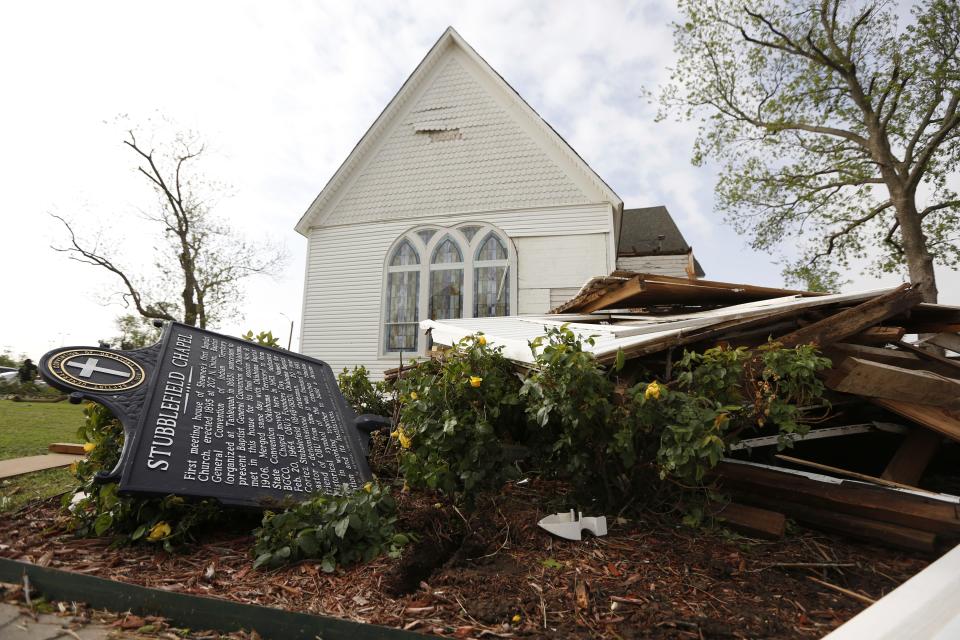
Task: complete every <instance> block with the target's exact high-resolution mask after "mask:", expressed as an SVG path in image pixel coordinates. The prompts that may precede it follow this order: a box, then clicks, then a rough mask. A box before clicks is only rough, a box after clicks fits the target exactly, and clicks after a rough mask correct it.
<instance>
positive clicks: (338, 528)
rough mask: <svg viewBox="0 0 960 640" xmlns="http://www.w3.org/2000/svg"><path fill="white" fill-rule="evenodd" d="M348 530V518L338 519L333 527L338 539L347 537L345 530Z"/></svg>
mask: <svg viewBox="0 0 960 640" xmlns="http://www.w3.org/2000/svg"><path fill="white" fill-rule="evenodd" d="M349 528H350V517H349V516H348V517H346V518H340V519H339V520H337V524H335V525H334V527H333V531H334V533H336V534H337V537H338V538H343V536H345V535H347V529H349Z"/></svg>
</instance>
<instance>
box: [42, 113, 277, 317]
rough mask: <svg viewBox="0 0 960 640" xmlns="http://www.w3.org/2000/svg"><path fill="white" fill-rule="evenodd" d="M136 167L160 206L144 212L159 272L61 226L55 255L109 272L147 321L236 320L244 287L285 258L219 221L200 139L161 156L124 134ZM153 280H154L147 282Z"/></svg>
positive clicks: (178, 143)
mask: <svg viewBox="0 0 960 640" xmlns="http://www.w3.org/2000/svg"><path fill="white" fill-rule="evenodd" d="M123 144H124V145H126V146H127V147H128V148H129V149H130V151H131V152H132V153H133V154H134V155H135V156H136V158H137V160H138V166H137V171H138V172H139V173H140V174H141V175H142V176H143V178H144V179H145V180H146V182H147V184H148V185H149V186H150V188H151V189H152V191H153V193H154V195H155V197H156V198H157V203H156V206H155V208H154V209H153V210H152V211H151V212H144V216H145V217H146V219H147V220H148V221H149V222H151V223H153V224H154V227H153V228H154V232H153V235H154V237H155V238H156V245H155V256H154V264H153V265H152V268H144V267H145V265H140V268H141V269H143V271H141V272H140V273H138V271H137V268H138V267H132V266H130V265H122V264H121V263H120V259H119V257H118V256H117V255H116V254H115V253H114V252H113V251H112V249H110V248H108V247H101V246H99V243H98V242H92V243H91V242H86V241H83V240H81V239H79V238H78V237H77V235H76V233H75V232H74V229H73V226H72V225H71V224H70V223H69V222H68V221H67V220H65V219H64V218H62V217H60V216H57V215H54V217H55V218H57V219H58V220H60V221H61V222H62V223H63V224H64V226H65V227H66V229H67V232H68V233H69V240H70V242H69V245H68V246H66V247H62V248H58V247H54V249H56V250H57V251H62V252H65V253H67V254H68V255H69V257H70V258H71V259H73V260H77V261H78V262H82V263H85V264H92V265H94V266H97V267H100V268H102V269H106V270H107V271H109V272H110V273H112V274H114V275H115V276H116V277H117V278H119V280H120V284H121V295H122V297H123V299H124V302H125V303H126V304H127V305H131V304H132V305H133V308H134V310H135V311H136V312H137V313H138V314H139V315H140V316H141V317H143V318H150V319H159V320H180V321H182V322H184V323H185V324H190V325H195V326H199V327H201V328H203V327H206V326H207V325H208V324H211V323H213V322H216V321H217V320H220V319H222V318H224V317H228V316H231V315H233V314H234V313H235V311H236V309H237V305H238V304H239V302H240V300H241V299H242V295H241V293H242V289H241V284H242V282H243V280H244V279H246V278H248V277H250V276H253V275H257V274H264V275H272V274H275V273H276V272H277V271H278V270H279V268H280V267H281V266H282V265H283V263H284V261H285V258H286V256H285V252H284V251H282V250H281V249H277V248H274V247H271V246H270V245H269V244H267V243H265V242H263V241H262V240H258V241H257V243H256V244H253V243H250V242H248V241H247V240H245V239H244V238H242V237H241V236H240V235H238V234H237V233H236V232H234V231H233V230H232V229H231V228H230V227H229V226H227V225H226V224H225V223H224V222H223V221H222V220H220V219H218V218H217V217H215V216H214V214H213V212H212V209H213V206H214V204H215V202H216V195H217V191H218V187H217V185H216V184H213V183H211V182H209V181H206V180H204V179H203V178H202V177H200V176H199V175H197V173H196V163H197V161H198V160H199V159H200V158H201V157H202V155H203V153H204V146H203V145H202V144H201V143H200V141H199V140H198V138H197V136H196V135H194V134H190V133H181V134H177V135H175V136H174V138H173V140H172V142H170V143H169V144H167V145H164V146H163V147H160V148H155V147H153V146H149V145H143V144H141V143H140V142H139V141H138V139H137V136H136V133H135V132H134V131H133V130H132V129H131V130H129V131H127V138H126V139H125V140H124V141H123ZM144 273H150V274H151V275H150V276H146V275H144Z"/></svg>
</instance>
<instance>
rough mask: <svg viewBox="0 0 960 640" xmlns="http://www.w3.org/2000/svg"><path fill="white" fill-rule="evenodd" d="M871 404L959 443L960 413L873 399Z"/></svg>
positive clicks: (897, 401) (923, 405) (922, 405)
mask: <svg viewBox="0 0 960 640" xmlns="http://www.w3.org/2000/svg"><path fill="white" fill-rule="evenodd" d="M873 403H874V404H876V405H879V406H881V407H883V408H884V409H887V410H888V411H892V412H894V413H896V414H898V415H901V416H903V417H904V418H906V419H908V420H913V421H914V422H916V423H917V424H920V425H923V426H924V427H926V428H928V429H933V430H934V431H936V432H937V433H939V434H942V435H945V436H947V437H948V438H950V439H951V440H956V441H957V442H960V412H958V411H956V410H953V409H947V408H944V407H931V406H930V405H925V404H914V403H911V402H901V401H899V400H887V399H884V398H874V399H873Z"/></svg>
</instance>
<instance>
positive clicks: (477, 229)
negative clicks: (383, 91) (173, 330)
mask: <svg viewBox="0 0 960 640" xmlns="http://www.w3.org/2000/svg"><path fill="white" fill-rule="evenodd" d="M296 230H297V231H298V232H299V233H301V234H302V235H304V236H305V237H306V238H307V240H308V243H307V260H306V275H305V283H304V298H303V317H302V322H301V334H300V345H301V352H302V353H304V354H305V355H308V356H312V357H315V358H319V359H321V360H324V361H326V362H328V363H329V364H330V365H331V366H332V367H333V369H334V371H335V372H339V371H340V370H341V369H343V368H344V367H351V368H352V367H354V366H359V365H363V366H365V367H367V369H369V370H370V371H371V372H372V373H373V374H374V375H375V376H379V375H381V374H382V372H383V371H384V370H385V369H389V368H393V367H396V366H397V365H398V364H399V362H400V357H401V353H402V356H403V359H404V360H407V359H409V358H410V357H415V356H417V355H423V354H424V353H425V352H426V350H428V349H429V344H428V342H429V341H428V337H427V336H425V335H423V334H422V333H421V332H420V331H419V328H418V323H419V322H420V321H421V320H426V319H446V318H470V317H489V316H504V315H524V314H543V313H545V312H547V311H548V310H549V309H551V308H553V307H555V306H557V305H559V304H560V303H562V302H564V301H566V300H567V299H569V298H571V297H573V295H574V294H576V292H577V291H578V290H579V288H580V287H581V286H582V285H583V284H584V283H585V282H586V281H587V280H589V279H590V278H591V277H593V276H597V275H605V274H607V273H610V272H612V271H614V270H616V269H618V268H619V269H629V270H637V271H645V272H652V273H661V274H666V275H675V276H682V277H691V278H693V277H698V276H700V275H702V271H701V269H700V267H699V265H698V264H697V263H696V260H695V259H694V258H693V254H692V250H691V249H690V247H689V246H688V245H687V244H686V242H685V241H684V239H683V236H682V235H681V234H680V231H679V230H678V229H677V227H676V225H675V224H674V223H673V220H672V219H671V218H670V214H669V213H668V212H667V210H666V209H665V208H664V207H650V208H646V209H628V210H624V206H623V201H622V200H621V199H620V197H619V196H617V194H616V193H614V191H613V190H612V189H611V188H610V187H609V186H608V185H607V183H606V182H604V181H603V179H602V178H601V177H600V176H598V175H597V174H596V173H595V172H594V171H593V169H591V168H590V167H589V166H588V165H587V163H586V162H584V160H583V158H581V157H580V156H579V155H578V154H577V152H576V151H574V150H573V149H572V148H571V147H570V145H569V144H567V142H566V141H565V140H564V139H563V138H561V137H560V136H559V135H558V134H557V132H556V131H554V130H553V128H551V127H550V125H549V124H547V123H546V122H545V121H544V120H543V119H542V118H541V117H540V116H539V115H538V114H537V112H536V111H534V110H533V109H532V108H531V107H530V105H528V104H527V103H526V102H525V101H524V100H523V98H522V97H520V95H519V94H518V93H517V92H516V91H515V90H514V89H513V88H512V87H511V86H510V85H509V84H507V83H506V81H504V79H503V78H502V77H501V76H500V75H499V74H498V73H497V72H496V71H495V70H494V69H492V68H491V67H490V65H489V64H487V62H486V61H485V60H484V59H483V58H481V57H480V56H479V55H478V54H477V52H476V51H474V50H473V48H472V47H471V46H470V45H469V44H467V43H466V42H465V41H464V40H463V38H462V37H461V36H460V35H459V34H458V33H457V32H456V31H455V30H454V29H453V28H449V29H447V30H446V31H445V32H444V34H443V35H442V36H441V37H440V39H439V40H438V41H437V43H436V44H435V45H434V46H433V47H432V48H431V49H430V51H429V52H428V53H427V55H426V57H424V59H423V60H422V61H421V62H420V64H419V65H418V66H417V68H416V69H415V70H414V71H413V74H412V75H411V76H410V77H409V78H408V79H407V80H406V82H405V83H404V84H403V86H402V87H401V88H400V91H399V92H398V93H397V94H396V96H394V98H393V99H392V100H391V101H390V103H389V104H388V105H387V107H386V108H385V109H384V110H383V112H382V113H381V114H380V116H379V117H378V118H377V119H376V121H375V122H374V123H373V125H372V126H371V127H370V129H369V130H368V131H367V132H366V133H365V134H364V136H363V137H362V138H361V139H360V142H359V143H357V145H356V147H355V148H354V149H353V151H352V152H351V153H350V155H349V156H348V157H347V159H346V160H345V161H344V162H343V164H342V165H341V166H340V168H339V169H338V170H337V171H336V173H335V174H334V175H333V177H332V178H330V180H329V182H327V184H326V186H325V187H324V188H323V190H322V191H321V192H320V194H319V195H318V196H317V197H316V199H315V200H314V201H313V203H312V204H311V205H310V207H309V208H308V209H307V211H306V213H304V214H303V217H302V218H301V219H300V221H299V222H298V223H297V225H296Z"/></svg>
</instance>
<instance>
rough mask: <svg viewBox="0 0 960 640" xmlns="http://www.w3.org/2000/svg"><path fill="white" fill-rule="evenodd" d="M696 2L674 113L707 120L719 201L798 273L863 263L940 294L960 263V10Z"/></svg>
mask: <svg viewBox="0 0 960 640" xmlns="http://www.w3.org/2000/svg"><path fill="white" fill-rule="evenodd" d="M897 8H898V7H897V4H896V3H893V2H890V1H886V0H871V1H864V0H683V1H682V2H681V3H680V11H681V20H680V21H679V23H678V24H675V25H674V43H675V48H676V50H677V52H678V54H679V61H678V63H677V66H676V67H675V68H674V69H673V73H672V78H671V82H670V83H669V84H668V85H667V86H666V87H665V89H664V91H663V92H662V93H661V96H660V100H661V114H660V115H661V117H665V116H666V115H668V114H670V113H673V114H680V115H681V117H686V118H687V119H691V120H692V119H698V120H699V122H700V129H699V135H698V137H697V141H696V143H695V147H694V153H693V161H694V163H695V164H701V163H704V162H706V161H708V160H711V159H712V160H717V161H719V163H720V165H721V171H720V178H719V181H718V183H717V188H716V193H717V206H718V209H720V210H721V211H723V212H724V213H725V214H726V217H727V220H728V221H730V222H732V224H733V225H734V226H735V227H736V228H737V229H738V230H739V231H741V232H743V233H746V234H747V235H748V236H749V237H751V242H752V245H753V246H754V247H755V248H758V249H763V250H772V249H774V248H778V247H782V246H784V245H785V244H787V245H789V244H790V243H793V244H795V245H796V246H797V249H798V251H799V255H798V256H797V258H796V259H795V260H792V261H791V262H789V263H788V264H787V265H786V268H785V270H784V273H785V275H786V276H787V278H788V279H789V280H793V281H800V282H804V281H805V282H806V283H807V284H808V285H813V286H819V287H830V286H834V285H836V284H837V283H838V281H839V279H840V277H839V272H840V271H841V270H843V269H845V268H848V267H849V265H850V261H851V259H869V260H870V261H871V262H870V264H871V265H872V267H873V268H874V269H876V270H878V271H887V272H897V271H901V272H902V271H905V272H906V273H907V274H908V275H909V278H910V280H911V281H913V282H914V283H916V284H917V285H919V287H920V289H921V291H922V292H923V295H924V299H925V300H926V301H928V302H934V301H936V299H937V285H936V277H935V275H934V264H935V263H937V264H941V265H945V266H948V267H950V268H956V266H957V264H958V261H960V249H958V243H957V240H958V235H960V229H958V224H957V223H958V221H960V219H958V213H960V198H958V196H957V194H956V192H955V191H953V190H952V189H951V188H950V180H951V177H953V178H955V177H956V169H957V164H958V160H960V58H958V49H960V7H958V5H957V3H956V2H955V1H951V0H921V1H920V2H919V3H918V4H917V5H916V6H914V7H913V11H912V18H910V19H908V20H906V21H905V22H906V25H905V26H902V27H901V26H900V25H899V21H900V19H899V18H900V17H899V16H898V15H897Z"/></svg>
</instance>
